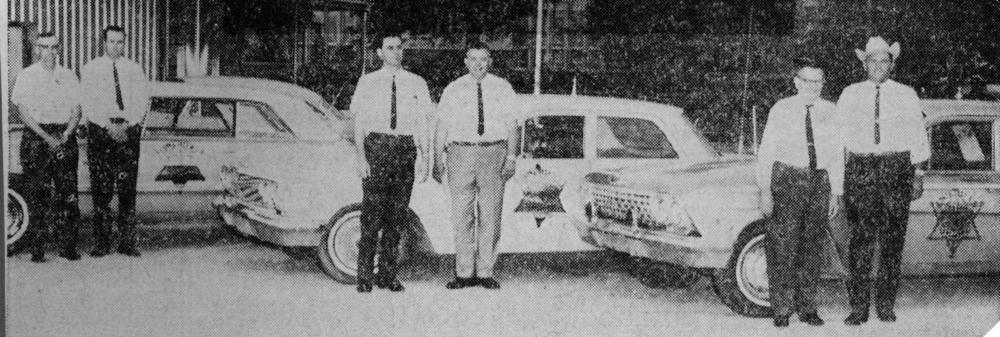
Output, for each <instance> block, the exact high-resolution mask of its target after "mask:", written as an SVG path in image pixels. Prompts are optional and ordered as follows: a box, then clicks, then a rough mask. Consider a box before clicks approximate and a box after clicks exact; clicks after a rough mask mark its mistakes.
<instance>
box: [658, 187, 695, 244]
mask: <svg viewBox="0 0 1000 337" xmlns="http://www.w3.org/2000/svg"><path fill="white" fill-rule="evenodd" d="M649 215H650V217H651V218H652V220H653V224H652V225H651V226H650V227H653V228H655V229H660V230H664V231H667V232H669V233H671V234H676V235H682V236H693V237H701V233H699V232H698V229H697V228H695V226H694V221H692V220H691V216H690V215H688V213H687V211H686V210H685V209H684V206H682V205H681V204H680V202H678V201H677V198H674V197H673V196H672V195H670V194H666V193H660V194H659V195H657V197H656V198H655V200H654V203H653V204H652V205H650V213H649Z"/></svg>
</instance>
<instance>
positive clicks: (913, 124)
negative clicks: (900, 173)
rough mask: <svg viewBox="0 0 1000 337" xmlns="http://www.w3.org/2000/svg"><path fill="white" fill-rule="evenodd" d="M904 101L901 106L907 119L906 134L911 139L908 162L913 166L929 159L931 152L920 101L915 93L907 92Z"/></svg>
mask: <svg viewBox="0 0 1000 337" xmlns="http://www.w3.org/2000/svg"><path fill="white" fill-rule="evenodd" d="M906 96H907V97H906V98H905V99H904V102H903V106H904V110H903V111H905V113H906V116H907V118H908V121H907V128H908V129H909V131H908V132H907V133H908V134H910V135H911V137H912V139H911V140H910V141H909V144H911V147H910V161H911V162H912V163H914V164H916V163H920V162H923V161H926V160H928V159H930V157H931V150H930V145H929V144H928V141H927V124H926V122H925V121H924V114H923V109H921V107H920V99H919V98H918V97H917V94H916V92H913V91H909V92H908V95H906Z"/></svg>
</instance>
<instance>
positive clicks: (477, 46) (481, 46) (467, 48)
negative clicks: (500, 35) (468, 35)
mask: <svg viewBox="0 0 1000 337" xmlns="http://www.w3.org/2000/svg"><path fill="white" fill-rule="evenodd" d="M473 49H478V50H485V51H486V53H487V54H490V46H487V45H486V44H485V43H483V42H472V43H469V44H466V45H465V52H466V53H468V52H469V51H470V50H473Z"/></svg>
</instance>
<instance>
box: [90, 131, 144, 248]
mask: <svg viewBox="0 0 1000 337" xmlns="http://www.w3.org/2000/svg"><path fill="white" fill-rule="evenodd" d="M87 130H88V133H89V139H88V146H87V157H88V159H89V160H90V191H91V196H92V197H93V200H94V221H93V223H94V240H95V241H96V244H97V247H98V249H108V248H110V247H111V242H112V238H111V237H112V230H111V224H110V222H111V199H112V198H113V197H114V195H115V193H117V194H118V218H117V220H118V232H119V235H120V237H121V243H120V244H121V245H122V246H125V247H135V194H136V192H135V187H136V179H137V175H138V172H139V137H140V134H141V130H140V127H139V126H138V125H135V126H132V127H130V128H128V129H127V134H128V140H126V141H125V142H123V143H119V142H116V141H115V140H114V139H112V138H111V136H110V135H108V131H107V130H106V129H104V128H103V127H100V126H98V125H96V124H94V123H90V124H89V125H88V126H87Z"/></svg>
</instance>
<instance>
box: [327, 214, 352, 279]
mask: <svg viewBox="0 0 1000 337" xmlns="http://www.w3.org/2000/svg"><path fill="white" fill-rule="evenodd" d="M331 230H332V231H333V232H332V233H330V235H329V236H328V237H327V240H326V245H327V246H326V248H327V251H328V252H330V254H331V255H332V256H330V260H332V261H333V264H334V265H335V266H336V267H337V269H339V270H341V271H344V272H347V273H349V274H351V275H357V274H358V241H360V240H361V212H351V213H348V214H346V215H344V216H343V217H341V218H340V219H339V220H337V223H336V224H334V225H333V229H331Z"/></svg>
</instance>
